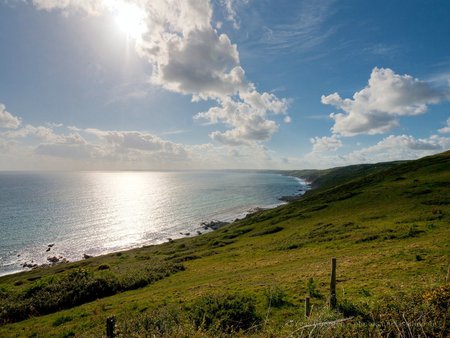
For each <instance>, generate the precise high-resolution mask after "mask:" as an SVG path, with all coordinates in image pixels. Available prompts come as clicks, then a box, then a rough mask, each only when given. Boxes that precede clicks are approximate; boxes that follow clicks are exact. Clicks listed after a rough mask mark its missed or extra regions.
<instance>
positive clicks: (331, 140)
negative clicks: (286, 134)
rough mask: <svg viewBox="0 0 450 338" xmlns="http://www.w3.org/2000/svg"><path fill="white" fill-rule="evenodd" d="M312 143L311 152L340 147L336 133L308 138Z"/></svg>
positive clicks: (333, 149) (332, 149) (334, 149)
mask: <svg viewBox="0 0 450 338" xmlns="http://www.w3.org/2000/svg"><path fill="white" fill-rule="evenodd" d="M310 142H311V143H312V145H313V152H327V151H336V150H338V149H339V148H341V147H342V141H341V140H340V139H338V138H337V136H336V135H333V136H331V137H328V136H323V137H313V138H311V139H310Z"/></svg>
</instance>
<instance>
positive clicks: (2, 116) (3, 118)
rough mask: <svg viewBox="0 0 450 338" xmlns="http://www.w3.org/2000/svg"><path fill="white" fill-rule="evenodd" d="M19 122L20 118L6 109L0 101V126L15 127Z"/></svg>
mask: <svg viewBox="0 0 450 338" xmlns="http://www.w3.org/2000/svg"><path fill="white" fill-rule="evenodd" d="M20 124H21V119H20V118H19V117H16V116H14V115H12V114H11V113H9V112H8V111H6V107H5V105H4V104H2V103H0V128H5V129H16V128H18V127H19V126H20Z"/></svg>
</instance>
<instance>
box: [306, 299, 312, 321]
mask: <svg viewBox="0 0 450 338" xmlns="http://www.w3.org/2000/svg"><path fill="white" fill-rule="evenodd" d="M310 314H311V299H310V297H309V296H306V297H305V316H306V317H309V315H310Z"/></svg>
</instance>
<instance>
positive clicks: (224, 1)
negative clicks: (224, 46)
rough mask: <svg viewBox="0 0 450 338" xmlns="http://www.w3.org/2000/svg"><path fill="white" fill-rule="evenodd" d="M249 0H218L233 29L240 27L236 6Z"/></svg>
mask: <svg viewBox="0 0 450 338" xmlns="http://www.w3.org/2000/svg"><path fill="white" fill-rule="evenodd" d="M249 1H250V0H220V4H221V5H222V6H223V8H224V9H225V13H226V20H228V21H230V22H231V23H232V25H233V27H234V29H239V28H240V22H239V19H238V15H237V7H239V6H242V5H246V4H248V2H249Z"/></svg>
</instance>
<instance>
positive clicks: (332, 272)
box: [330, 257, 337, 309]
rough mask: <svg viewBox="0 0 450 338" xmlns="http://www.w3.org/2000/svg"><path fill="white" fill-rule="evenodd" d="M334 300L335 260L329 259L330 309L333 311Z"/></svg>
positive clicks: (335, 301) (334, 306)
mask: <svg viewBox="0 0 450 338" xmlns="http://www.w3.org/2000/svg"><path fill="white" fill-rule="evenodd" d="M336 304H337V299H336V258H335V257H333V258H331V282H330V309H335V308H336Z"/></svg>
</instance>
